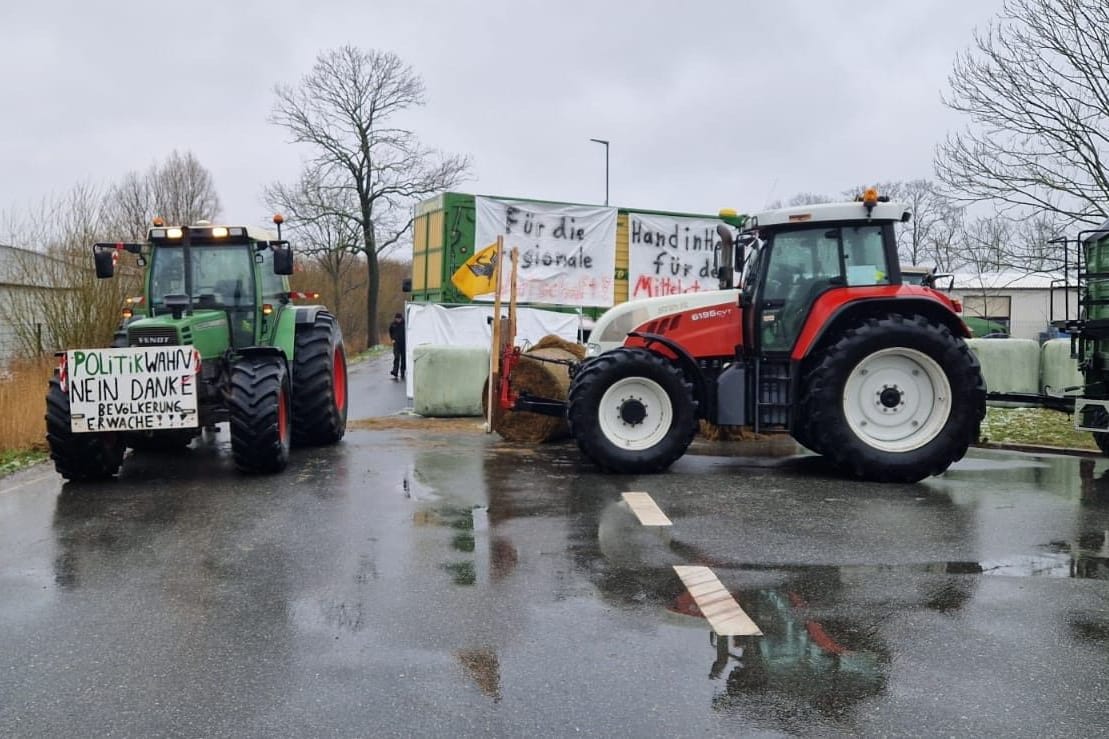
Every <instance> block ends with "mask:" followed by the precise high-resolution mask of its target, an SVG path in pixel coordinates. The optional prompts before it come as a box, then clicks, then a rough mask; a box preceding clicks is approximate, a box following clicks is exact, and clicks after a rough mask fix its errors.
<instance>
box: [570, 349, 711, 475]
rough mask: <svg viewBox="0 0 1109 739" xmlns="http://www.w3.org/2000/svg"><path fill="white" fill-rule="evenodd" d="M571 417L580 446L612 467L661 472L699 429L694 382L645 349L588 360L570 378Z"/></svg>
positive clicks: (601, 464) (612, 469)
mask: <svg viewBox="0 0 1109 739" xmlns="http://www.w3.org/2000/svg"><path fill="white" fill-rule="evenodd" d="M567 418H568V420H569V422H570V431H571V433H572V434H573V436H574V439H575V440H576V441H577V443H578V447H579V448H580V449H581V450H582V452H583V453H584V454H585V455H586V456H587V457H589V458H590V459H591V460H593V461H594V462H595V463H596V464H597V465H598V466H599V467H601V468H602V469H604V470H607V471H610V472H626V473H643V472H661V471H663V470H665V469H666V468H668V467H669V466H670V465H672V464H673V463H674V462H675V461H676V460H677V459H678V458H679V457H681V456H682V455H683V454H685V450H686V449H688V448H689V445H690V443H691V442H692V441H693V436H694V434H696V432H697V404H696V402H695V401H694V400H693V392H692V386H691V385H690V384H689V382H687V381H686V379H685V376H684V375H683V374H682V372H681V370H680V369H678V368H677V367H676V366H674V364H672V363H671V362H670V361H668V360H667V359H666V358H665V357H662V356H659V355H658V354H655V353H654V352H651V351H648V350H646V349H633V348H619V349H614V350H612V351H610V352H606V353H604V354H602V355H600V356H599V357H596V358H595V359H593V360H591V361H590V362H589V363H588V364H586V365H584V366H583V367H582V369H581V370H580V371H579V372H578V373H577V374H576V375H575V376H574V379H573V381H572V382H571V383H570V392H569V411H568V415H567Z"/></svg>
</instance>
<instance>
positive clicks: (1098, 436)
mask: <svg viewBox="0 0 1109 739" xmlns="http://www.w3.org/2000/svg"><path fill="white" fill-rule="evenodd" d="M1093 434H1094V443H1095V444H1097V448H1098V449H1100V450H1101V453H1102V455H1104V456H1106V457H1109V434H1107V433H1105V432H1104V431H1094V432H1093Z"/></svg>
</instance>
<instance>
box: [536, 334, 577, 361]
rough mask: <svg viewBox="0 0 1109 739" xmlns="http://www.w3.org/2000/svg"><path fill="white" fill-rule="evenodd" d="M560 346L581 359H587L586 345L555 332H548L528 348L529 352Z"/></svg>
mask: <svg viewBox="0 0 1109 739" xmlns="http://www.w3.org/2000/svg"><path fill="white" fill-rule="evenodd" d="M552 346H553V347H558V348H559V349H564V350H565V351H568V352H570V353H571V354H573V355H574V356H575V357H577V359H578V360H579V361H580V360H582V359H585V347H584V346H582V345H581V344H578V343H575V342H573V341H568V340H566V339H564V338H562V337H561V336H556V335H555V334H547V335H546V336H544V337H543V338H542V339H540V340H539V341H537V342H536V343H535V345H534V346H532V347H531V348H530V349H528V353H531V352H533V351H536V350H537V349H547V348H549V347H552Z"/></svg>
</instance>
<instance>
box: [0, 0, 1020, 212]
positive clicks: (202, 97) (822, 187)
mask: <svg viewBox="0 0 1109 739" xmlns="http://www.w3.org/2000/svg"><path fill="white" fill-rule="evenodd" d="M602 5H603V6H604V7H602ZM1000 7H1001V0H973V2H972V1H971V0H928V1H927V2H919V1H916V2H903V1H900V0H895V1H894V2H887V3H867V2H839V1H838V0H835V1H833V0H824V1H823V2H808V1H807V0H776V1H775V2H751V1H750V0H748V1H747V2H738V1H735V0H732V1H729V0H718V1H717V2H691V1H689V0H686V2H674V0H666V1H664V2H654V1H652V0H648V1H643V0H640V1H639V2H635V3H632V2H622V3H608V4H602V3H600V2H598V1H597V0H594V2H590V3H584V2H582V3H579V2H567V1H565V0H564V1H562V2H553V1H550V0H548V1H547V2H530V1H529V0H486V1H485V2H480V3H461V2H446V1H444V2H421V1H420V0H404V1H400V2H393V1H392V0H390V1H388V2H384V1H382V0H314V1H313V2H294V1H293V0H265V1H264V2H263V1H262V0H221V1H218V2H211V1H210V0H194V1H193V2H188V3H172V4H170V3H159V2H150V1H149V0H146V1H144V2H137V1H131V0H128V1H126V2H124V1H122V0H103V1H102V2H89V0H53V1H51V2H41V1H40V2H32V1H30V0H4V2H3V3H2V7H0V68H2V69H3V70H4V72H3V74H2V75H0V211H3V210H11V209H13V208H15V209H19V208H23V207H25V206H27V205H28V204H29V203H30V202H32V201H37V200H39V199H41V198H43V197H45V196H49V195H51V193H61V192H63V191H65V190H66V189H68V188H69V187H70V186H71V185H73V184H74V183H76V182H78V181H86V182H94V183H103V182H110V181H112V180H114V179H116V178H118V177H119V176H121V175H122V174H123V173H125V172H126V171H128V170H131V169H140V170H141V169H145V168H146V167H148V166H149V165H150V164H151V163H153V162H154V161H156V160H160V159H162V158H164V157H165V156H166V155H167V154H169V153H170V152H171V151H172V150H173V149H178V150H181V151H186V150H188V151H192V152H193V153H195V154H196V155H197V156H198V157H199V159H200V161H201V162H202V163H203V164H204V165H205V166H206V167H208V169H209V170H211V172H212V173H213V175H214V178H215V183H216V186H217V189H218V191H219V194H220V196H221V198H222V201H223V206H224V207H223V214H222V215H223V217H224V220H226V221H228V222H247V223H258V222H265V221H267V220H268V217H267V212H266V209H265V207H264V204H263V203H262V202H261V196H260V193H261V189H262V187H263V185H264V184H265V183H267V182H270V181H273V180H279V179H283V180H292V179H293V178H295V176H296V174H297V172H298V170H299V166H300V161H301V158H302V156H303V155H304V151H302V150H301V149H300V148H299V147H298V146H294V145H290V144H287V143H286V137H285V135H284V132H283V131H282V130H281V129H279V128H277V127H275V126H273V125H271V124H269V123H268V122H267V116H268V114H269V112H270V110H271V108H272V105H273V86H274V85H275V84H276V83H279V82H296V81H297V80H298V79H299V78H300V77H301V75H303V74H304V73H305V72H306V71H307V70H308V69H309V68H310V67H311V64H312V62H313V59H314V57H315V56H316V54H317V53H318V52H319V51H320V50H322V49H326V48H331V47H335V46H339V45H342V44H347V43H349V44H354V45H357V46H361V47H365V48H377V49H383V50H390V51H394V52H396V53H397V54H398V55H399V56H400V57H401V58H403V59H404V60H405V61H407V62H409V63H410V64H412V65H413V67H414V68H415V69H416V71H417V72H419V73H420V74H421V75H422V76H423V78H424V80H425V82H426V85H427V93H428V94H427V98H428V104H427V106H426V107H425V108H423V109H422V110H420V111H419V112H418V113H416V114H414V115H412V116H411V117H410V119H409V122H410V124H411V125H412V126H413V127H414V128H415V130H416V131H417V132H418V133H419V135H420V136H421V138H422V139H423V141H424V142H425V143H427V144H429V145H431V146H435V147H438V148H441V149H444V150H446V151H450V152H458V153H465V154H469V155H470V156H471V157H472V159H473V175H472V178H471V179H470V181H468V182H466V183H465V184H463V185H462V186H461V187H460V188H458V189H459V190H461V191H463V192H476V193H481V194H492V195H505V196H514V197H529V198H538V199H547V200H565V201H573V202H595V203H599V202H601V201H602V200H603V198H604V174H605V170H604V149H603V147H601V146H600V145H598V144H595V143H591V142H590V141H589V139H590V138H601V139H608V140H609V141H610V142H611V150H610V157H611V159H610V170H611V185H610V192H611V196H610V200H611V202H612V204H614V205H623V206H630V207H635V208H651V209H661V210H680V211H689V212H699V213H706V212H707V213H715V212H716V211H717V210H718V209H719V208H721V207H734V208H736V209H738V210H740V211H751V210H757V209H759V208H761V207H762V206H764V205H765V204H766V203H767V202H769V201H771V200H774V199H779V198H781V199H786V198H789V197H790V196H791V195H794V194H796V193H798V192H818V193H828V194H835V193H838V192H839V191H840V190H842V189H843V188H844V187H848V186H852V185H854V184H856V183H862V182H874V181H878V180H906V179H914V178H919V177H932V156H933V151H934V147H935V145H936V143H937V142H938V141H940V140H941V139H942V138H943V136H944V134H945V133H946V132H947V131H949V130H952V129H955V128H958V127H960V126H961V125H962V124H963V123H964V121H963V119H962V118H960V117H959V116H958V115H956V114H954V113H952V112H951V111H948V110H947V109H945V108H944V107H943V105H942V103H941V94H942V93H943V92H944V91H945V89H946V79H947V75H948V74H949V72H950V70H951V65H952V61H953V59H954V55H955V54H956V52H958V51H960V50H962V49H965V48H966V47H967V46H968V45H969V44H970V43H971V42H972V33H973V30H974V28H975V27H978V28H983V27H984V26H985V25H986V24H987V23H988V22H989V20H990V19H991V17H993V16H994V15H995V14H996V13H997V11H998V10H999V9H1000Z"/></svg>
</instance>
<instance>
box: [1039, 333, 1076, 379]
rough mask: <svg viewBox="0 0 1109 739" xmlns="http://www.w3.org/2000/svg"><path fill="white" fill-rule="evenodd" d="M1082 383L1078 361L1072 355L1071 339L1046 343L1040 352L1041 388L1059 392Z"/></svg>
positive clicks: (1053, 340)
mask: <svg viewBox="0 0 1109 739" xmlns="http://www.w3.org/2000/svg"><path fill="white" fill-rule="evenodd" d="M1082 383H1083V379H1082V373H1081V372H1079V371H1078V360H1077V359H1075V358H1073V357H1072V356H1071V355H1070V339H1052V340H1050V341H1045V342H1044V345H1043V348H1042V349H1041V350H1040V386H1041V387H1045V388H1051V389H1052V390H1054V391H1059V390H1062V389H1063V388H1066V387H1075V386H1076V385H1081V384H1082Z"/></svg>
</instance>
